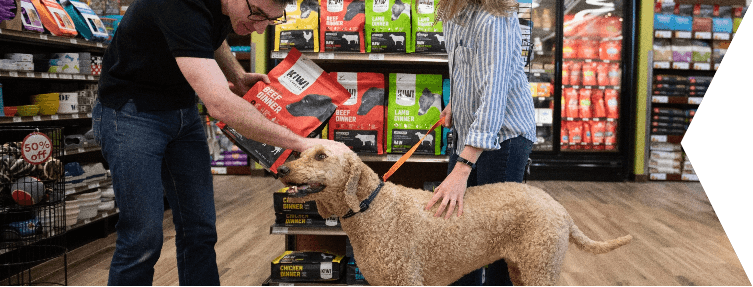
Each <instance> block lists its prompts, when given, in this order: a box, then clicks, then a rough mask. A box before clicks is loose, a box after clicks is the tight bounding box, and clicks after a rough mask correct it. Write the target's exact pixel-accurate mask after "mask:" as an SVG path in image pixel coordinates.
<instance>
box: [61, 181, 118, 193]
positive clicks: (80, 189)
mask: <svg viewBox="0 0 753 287" xmlns="http://www.w3.org/2000/svg"><path fill="white" fill-rule="evenodd" d="M68 185H69V184H67V183H66V187H65V195H66V196H68V195H75V194H79V193H83V192H84V191H89V190H92V189H97V188H100V187H105V186H110V185H112V179H111V178H108V179H103V180H99V181H95V182H91V183H87V184H83V185H81V184H79V185H77V186H76V187H72V188H68Z"/></svg>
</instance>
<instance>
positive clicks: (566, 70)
mask: <svg viewBox="0 0 753 287" xmlns="http://www.w3.org/2000/svg"><path fill="white" fill-rule="evenodd" d="M572 65H573V62H570V61H564V62H563V63H562V84H563V85H569V84H570V68H571V66H572Z"/></svg>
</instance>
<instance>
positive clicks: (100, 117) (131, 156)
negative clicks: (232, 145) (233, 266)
mask: <svg viewBox="0 0 753 287" xmlns="http://www.w3.org/2000/svg"><path fill="white" fill-rule="evenodd" d="M92 129H93V131H94V137H95V139H96V140H97V141H98V142H99V143H100V146H101V147H102V154H103V155H104V158H105V160H107V163H108V164H109V166H110V172H111V173H112V177H113V188H114V189H115V200H116V202H117V205H118V208H119V209H120V218H119V219H118V223H117V225H116V229H117V235H118V238H117V240H116V243H115V254H114V255H113V258H112V263H111V265H110V277H109V280H108V282H107V284H108V285H151V284H152V280H153V278H154V264H155V263H157V260H158V259H159V257H160V251H161V250H162V244H163V239H162V238H163V234H162V221H163V219H164V216H163V215H164V200H163V197H164V196H166V197H167V200H168V203H169V204H170V207H171V208H172V212H173V222H174V223H175V233H176V238H175V245H176V248H177V262H178V277H179V283H180V285H219V284H220V280H219V274H218V271H217V262H216V254H215V250H214V245H215V243H216V242H217V231H216V228H215V220H216V218H215V216H216V215H215V208H214V188H213V183H212V175H211V169H210V157H209V148H208V146H207V141H206V136H205V135H204V130H203V122H202V121H201V117H200V116H199V114H198V111H197V109H196V107H192V108H188V109H182V110H173V111H155V112H139V111H137V110H136V105H135V104H134V103H133V102H132V101H128V103H126V104H125V105H123V107H121V108H120V109H119V110H114V109H111V108H108V107H105V106H103V105H102V104H101V103H99V101H97V103H96V104H95V106H94V110H93V111H92Z"/></svg>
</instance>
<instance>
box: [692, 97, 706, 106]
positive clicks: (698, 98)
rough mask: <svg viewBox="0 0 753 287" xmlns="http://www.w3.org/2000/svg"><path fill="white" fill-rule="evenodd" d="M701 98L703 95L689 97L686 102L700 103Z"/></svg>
mask: <svg viewBox="0 0 753 287" xmlns="http://www.w3.org/2000/svg"><path fill="white" fill-rule="evenodd" d="M702 100H703V97H689V98H688V104H691V105H700V104H701V101H702Z"/></svg>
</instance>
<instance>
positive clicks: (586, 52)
mask: <svg viewBox="0 0 753 287" xmlns="http://www.w3.org/2000/svg"><path fill="white" fill-rule="evenodd" d="M578 41H580V43H579V44H578V58H580V59H598V58H599V41H598V40H591V39H582V40H578Z"/></svg>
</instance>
